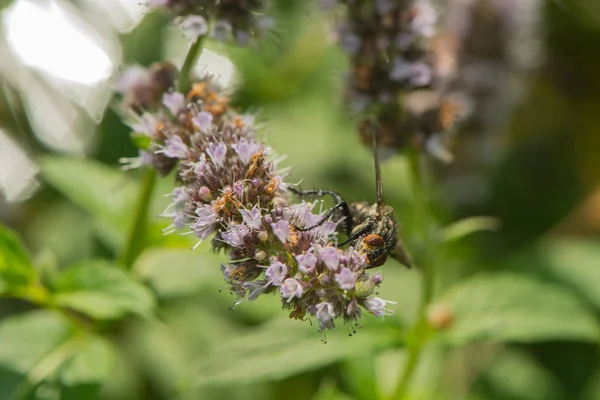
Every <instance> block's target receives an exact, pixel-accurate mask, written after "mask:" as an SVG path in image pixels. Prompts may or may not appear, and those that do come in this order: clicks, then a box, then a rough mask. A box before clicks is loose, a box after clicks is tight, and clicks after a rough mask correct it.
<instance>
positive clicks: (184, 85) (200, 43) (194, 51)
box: [179, 35, 208, 93]
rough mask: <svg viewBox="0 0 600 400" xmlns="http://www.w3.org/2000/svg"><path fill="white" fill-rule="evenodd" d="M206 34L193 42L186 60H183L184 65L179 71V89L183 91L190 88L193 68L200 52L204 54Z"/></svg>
mask: <svg viewBox="0 0 600 400" xmlns="http://www.w3.org/2000/svg"><path fill="white" fill-rule="evenodd" d="M206 36H208V35H204V36H200V37H199V38H198V39H197V40H196V41H195V42H194V43H193V44H192V46H191V47H190V50H189V51H188V54H187V56H186V57H185V61H184V62H183V66H182V67H181V71H180V73H179V91H180V92H181V93H186V92H187V91H188V89H189V85H190V76H191V74H192V69H193V68H194V66H195V65H196V64H197V63H198V59H199V58H200V54H202V49H203V48H204V41H205V39H206Z"/></svg>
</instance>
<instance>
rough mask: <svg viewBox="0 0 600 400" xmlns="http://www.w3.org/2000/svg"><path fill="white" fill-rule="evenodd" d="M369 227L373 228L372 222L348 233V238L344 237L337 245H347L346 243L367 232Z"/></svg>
mask: <svg viewBox="0 0 600 400" xmlns="http://www.w3.org/2000/svg"><path fill="white" fill-rule="evenodd" d="M371 229H373V225H372V224H368V225H366V226H364V227H363V228H361V229H360V230H359V231H358V232H356V233H354V234H353V235H352V234H350V235H348V239H346V240H345V241H344V242H343V243H340V244H339V246H344V245H347V244H348V243H350V242H352V241H354V240H356V239H358V238H359V237H361V236H362V235H364V234H365V233H367V232H369V231H370V230H371Z"/></svg>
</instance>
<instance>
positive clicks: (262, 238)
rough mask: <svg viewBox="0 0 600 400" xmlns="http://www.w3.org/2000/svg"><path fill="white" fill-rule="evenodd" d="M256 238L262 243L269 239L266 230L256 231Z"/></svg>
mask: <svg viewBox="0 0 600 400" xmlns="http://www.w3.org/2000/svg"><path fill="white" fill-rule="evenodd" d="M258 240H260V241H261V242H263V243H266V242H267V240H269V234H268V233H267V232H266V231H260V232H258Z"/></svg>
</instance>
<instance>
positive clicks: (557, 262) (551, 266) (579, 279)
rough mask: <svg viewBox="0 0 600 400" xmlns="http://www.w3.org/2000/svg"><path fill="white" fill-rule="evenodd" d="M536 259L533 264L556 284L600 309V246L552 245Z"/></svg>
mask: <svg viewBox="0 0 600 400" xmlns="http://www.w3.org/2000/svg"><path fill="white" fill-rule="evenodd" d="M536 257H539V259H538V260H537V261H535V262H534V263H532V264H534V265H535V266H537V267H538V268H540V269H541V270H542V272H544V273H545V274H549V275H550V276H551V277H552V278H553V279H554V280H557V281H559V282H565V283H567V284H568V285H570V286H571V287H573V288H575V289H576V290H577V291H578V292H579V293H581V294H582V295H583V296H584V297H585V298H586V299H587V300H588V301H590V302H591V303H592V304H594V306H595V307H597V308H599V309H600V289H599V288H600V242H598V241H584V240H565V241H560V242H554V241H553V242H550V243H547V244H544V245H543V246H542V247H541V248H540V249H539V251H538V252H537V256H536ZM525 262H527V261H525Z"/></svg>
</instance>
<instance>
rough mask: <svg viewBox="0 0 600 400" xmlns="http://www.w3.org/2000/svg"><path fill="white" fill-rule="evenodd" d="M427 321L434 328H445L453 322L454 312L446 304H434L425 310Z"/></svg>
mask: <svg viewBox="0 0 600 400" xmlns="http://www.w3.org/2000/svg"><path fill="white" fill-rule="evenodd" d="M427 322H428V323H429V325H431V327H433V328H434V329H436V330H443V329H447V328H449V327H450V326H452V322H454V313H453V312H452V309H451V308H450V307H449V306H448V305H447V304H443V303H439V304H435V305H433V306H432V307H430V309H429V311H428V312H427Z"/></svg>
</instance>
